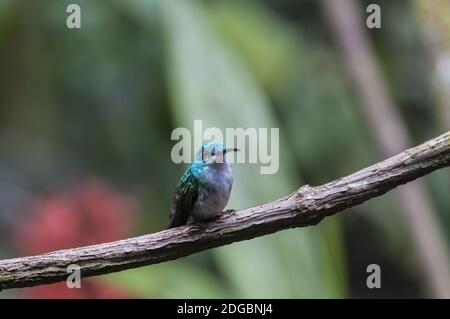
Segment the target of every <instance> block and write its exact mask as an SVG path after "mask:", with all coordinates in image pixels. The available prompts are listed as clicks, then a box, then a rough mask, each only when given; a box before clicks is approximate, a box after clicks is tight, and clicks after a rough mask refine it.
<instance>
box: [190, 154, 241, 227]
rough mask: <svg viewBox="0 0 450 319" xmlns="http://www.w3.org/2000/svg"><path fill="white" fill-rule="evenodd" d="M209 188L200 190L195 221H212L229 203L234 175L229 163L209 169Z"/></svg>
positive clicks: (193, 213) (195, 206)
mask: <svg viewBox="0 0 450 319" xmlns="http://www.w3.org/2000/svg"><path fill="white" fill-rule="evenodd" d="M207 181H208V183H207V184H208V187H204V188H200V190H199V195H198V198H197V201H196V202H195V203H194V209H193V211H192V218H193V219H194V220H197V221H198V220H204V219H211V218H214V217H217V216H218V215H220V213H221V212H222V211H223V210H224V208H225V206H226V205H227V203H228V200H229V198H230V193H231V187H232V185H233V175H232V173H231V168H230V165H229V164H228V163H223V164H216V165H212V166H210V167H208V173H207Z"/></svg>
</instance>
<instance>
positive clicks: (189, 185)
mask: <svg viewBox="0 0 450 319" xmlns="http://www.w3.org/2000/svg"><path fill="white" fill-rule="evenodd" d="M197 196H198V181H197V179H196V178H195V176H193V175H192V173H191V170H190V168H188V169H187V170H186V172H185V173H184V175H183V177H182V178H181V181H180V183H179V184H178V185H177V188H176V189H175V192H174V193H173V197H172V208H171V210H170V215H169V224H168V225H167V229H169V228H173V227H178V226H182V225H185V224H186V223H187V221H188V219H189V216H191V212H192V208H193V206H194V203H195V200H196V199H197Z"/></svg>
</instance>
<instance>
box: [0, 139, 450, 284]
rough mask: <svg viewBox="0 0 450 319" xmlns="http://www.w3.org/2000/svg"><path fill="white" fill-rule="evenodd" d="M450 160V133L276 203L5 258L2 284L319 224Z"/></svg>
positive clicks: (0, 267) (141, 261)
mask: <svg viewBox="0 0 450 319" xmlns="http://www.w3.org/2000/svg"><path fill="white" fill-rule="evenodd" d="M449 165H450V131H449V132H447V133H445V134H443V135H441V136H439V137H436V138H434V139H432V140H429V141H428V142H425V143H423V144H421V145H419V146H416V147H414V148H411V149H409V150H406V151H404V152H402V153H400V154H398V155H396V156H394V157H391V158H389V159H387V160H385V161H383V162H380V163H377V164H375V165H373V166H370V167H368V168H365V169H363V170H361V171H359V172H356V173H354V174H352V175H349V176H346V177H343V178H340V179H338V180H335V181H332V182H330V183H328V184H325V185H322V186H318V187H311V186H308V185H306V186H303V187H301V188H300V189H298V190H297V191H296V192H294V193H292V194H290V195H289V196H287V197H284V198H281V199H278V200H275V201H273V202H270V203H267V204H263V205H260V206H255V207H251V208H247V209H244V210H240V211H237V212H227V213H225V214H223V215H222V216H221V217H219V218H218V219H217V220H214V221H211V222H208V223H203V224H202V226H203V227H197V226H195V225H188V226H182V227H178V228H173V229H169V230H164V231H161V232H158V233H153V234H149V235H145V236H140V237H135V238H129V239H124V240H119V241H115V242H111V243H104V244H98V245H93V246H87V247H80V248H73V249H66V250H60V251H55V252H51V253H47V254H43V255H39V256H31V257H22V258H14V259H6V260H0V290H1V289H8V288H19V287H30V286H36V285H40V284H45V283H53V282H57V281H62V280H65V279H66V278H67V276H68V273H67V272H66V269H67V266H68V265H70V264H77V265H79V266H80V268H81V274H82V277H88V276H95V275H102V274H107V273H111V272H116V271H121V270H125V269H130V268H135V267H140V266H144V265H150V264H156V263H160V262H164V261H168V260H172V259H177V258H180V257H184V256H187V255H191V254H193V253H196V252H199V251H202V250H205V249H209V248H213V247H219V246H223V245H227V244H230V243H232V242H236V241H241V240H245V239H251V238H254V237H258V236H263V235H266V234H271V233H275V232H277V231H279V230H282V229H287V228H293V227H304V226H310V225H316V224H317V223H319V222H320V221H321V220H322V219H323V218H324V217H326V216H330V215H333V214H335V213H336V212H339V211H342V210H344V209H347V208H349V207H352V206H355V205H358V204H361V203H363V202H365V201H367V200H369V199H371V198H373V197H377V196H380V195H382V194H384V193H385V192H387V191H389V190H391V189H393V188H395V187H397V186H399V185H401V184H405V183H407V182H410V181H412V180H414V179H416V178H418V177H420V176H423V175H426V174H428V173H430V172H432V171H434V170H437V169H439V168H442V167H446V166H449Z"/></svg>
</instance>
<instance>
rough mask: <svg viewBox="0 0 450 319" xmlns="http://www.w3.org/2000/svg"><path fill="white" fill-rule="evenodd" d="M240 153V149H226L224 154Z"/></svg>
mask: <svg viewBox="0 0 450 319" xmlns="http://www.w3.org/2000/svg"><path fill="white" fill-rule="evenodd" d="M238 151H240V150H239V149H238V148H236V147H235V148H227V149H225V152H223V153H224V154H225V153H230V152H238Z"/></svg>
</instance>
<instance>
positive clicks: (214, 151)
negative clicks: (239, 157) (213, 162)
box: [211, 147, 216, 156]
mask: <svg viewBox="0 0 450 319" xmlns="http://www.w3.org/2000/svg"><path fill="white" fill-rule="evenodd" d="M214 155H216V148H215V147H213V149H212V150H211V156H214Z"/></svg>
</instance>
